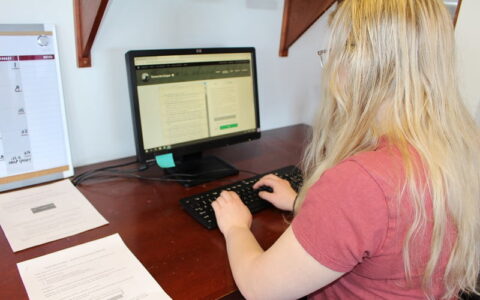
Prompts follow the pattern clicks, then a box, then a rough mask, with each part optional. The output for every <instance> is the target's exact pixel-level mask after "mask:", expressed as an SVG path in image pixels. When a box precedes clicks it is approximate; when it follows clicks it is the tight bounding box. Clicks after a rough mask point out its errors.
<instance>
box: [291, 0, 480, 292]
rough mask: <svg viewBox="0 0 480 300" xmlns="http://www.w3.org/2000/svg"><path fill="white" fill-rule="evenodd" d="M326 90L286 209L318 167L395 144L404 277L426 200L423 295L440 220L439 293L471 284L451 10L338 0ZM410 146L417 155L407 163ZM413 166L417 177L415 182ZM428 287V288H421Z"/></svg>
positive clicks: (472, 219) (468, 204)
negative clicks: (447, 248)
mask: <svg viewBox="0 0 480 300" xmlns="http://www.w3.org/2000/svg"><path fill="white" fill-rule="evenodd" d="M331 23H332V24H331V25H332V33H331V37H330V45H329V57H328V61H327V64H326V66H325V70H324V71H325V72H324V78H325V82H324V85H325V90H326V96H325V99H324V102H323V105H322V107H321V110H320V114H319V116H318V117H317V121H316V123H315V124H314V129H313V133H312V137H311V138H312V140H311V142H310V144H309V145H308V147H307V150H306V152H305V155H304V163H303V169H304V172H305V178H306V180H305V183H304V186H303V188H302V189H301V191H300V193H299V197H298V201H297V203H296V204H295V211H298V209H299V208H300V206H301V205H302V202H303V200H304V198H305V195H306V192H307V190H308V189H309V188H310V187H311V186H312V185H313V184H314V183H315V182H316V181H317V180H318V179H319V177H320V176H321V175H322V173H323V172H324V171H325V170H326V169H328V168H331V167H333V166H335V165H336V164H338V163H339V162H341V161H342V160H344V159H345V158H347V157H350V156H352V155H354V154H356V153H359V152H362V151H369V150H373V149H375V148H376V146H377V144H378V140H379V137H380V136H386V137H387V139H388V141H389V142H390V143H391V144H393V145H394V146H395V147H396V148H398V149H399V151H400V153H401V155H402V159H403V163H404V166H405V172H406V180H405V183H404V185H403V186H402V187H400V188H399V199H400V198H401V195H402V193H403V192H407V193H409V196H410V199H412V207H413V209H414V212H415V213H414V222H413V224H412V226H411V227H410V229H409V230H408V232H407V234H406V237H405V241H404V249H403V260H404V267H405V273H406V275H407V279H409V280H411V278H412V262H414V261H415V254H416V253H414V252H413V251H412V250H413V249H412V247H411V241H412V238H414V237H415V236H416V234H419V233H421V231H422V229H424V227H425V225H426V223H427V218H428V216H427V214H426V209H425V199H424V197H425V193H424V190H425V188H427V189H428V191H429V192H430V195H431V198H432V202H433V216H432V217H433V233H432V237H431V249H430V256H429V260H428V262H427V264H426V265H425V267H424V273H423V280H422V286H423V289H424V290H425V293H426V294H427V295H429V293H430V290H429V287H430V286H431V283H432V280H433V278H432V277H433V274H434V271H435V268H436V267H437V265H438V262H439V257H440V254H441V251H442V248H443V247H444V245H446V243H447V241H446V227H447V224H448V221H449V220H450V221H451V222H452V224H453V226H454V228H455V230H456V232H457V236H456V240H455V241H453V248H452V251H451V254H450V257H449V261H448V265H447V267H446V270H445V274H444V278H443V281H444V285H445V294H444V298H451V297H456V296H457V293H458V292H459V290H462V291H466V292H474V293H477V291H476V283H477V275H478V272H479V269H480V246H479V241H480V226H479V224H480V201H479V200H480V154H479V153H480V141H479V137H480V135H479V134H480V131H479V129H478V127H477V126H476V124H475V122H474V120H473V118H472V117H471V115H470V114H469V112H468V111H467V110H466V108H465V106H464V104H463V102H462V99H461V97H460V95H459V91H458V85H457V78H456V69H455V68H456V66H455V50H454V45H455V43H454V35H453V24H452V20H451V18H450V16H449V14H448V12H447V10H446V8H445V6H444V4H443V3H442V2H441V1H440V0H345V1H342V2H341V3H339V4H338V8H337V11H336V12H335V15H334V16H333V18H332V20H331ZM409 147H413V148H414V149H415V150H416V152H417V153H418V155H419V156H420V159H421V161H422V167H419V166H416V164H415V159H414V154H413V153H412V152H411V151H409ZM422 176H424V177H426V178H427V182H426V186H424V187H422V186H420V185H419V182H421V180H420V178H422ZM429 297H430V296H429Z"/></svg>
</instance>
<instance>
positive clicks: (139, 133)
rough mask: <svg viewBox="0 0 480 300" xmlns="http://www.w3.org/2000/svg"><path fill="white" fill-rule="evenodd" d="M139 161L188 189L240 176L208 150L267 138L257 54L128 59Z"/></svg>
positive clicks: (173, 52) (181, 52)
mask: <svg viewBox="0 0 480 300" xmlns="http://www.w3.org/2000/svg"><path fill="white" fill-rule="evenodd" d="M125 57H126V64H127V74H128V80H129V88H130V98H131V104H132V119H133V126H134V133H135V144H136V151H137V158H138V160H139V162H141V163H146V164H148V163H150V162H154V161H155V159H156V157H157V156H159V155H169V154H172V155H173V157H174V161H175V167H172V168H166V169H165V171H166V172H167V173H169V174H174V175H175V176H176V178H178V179H179V181H182V182H183V183H184V185H186V186H192V185H196V184H199V183H203V182H206V181H210V180H214V179H217V178H220V177H224V176H229V175H234V174H237V173H238V170H237V169H235V168H234V167H233V166H231V165H229V164H228V163H226V162H224V161H221V160H220V159H218V158H217V157H203V156H202V155H201V152H202V151H203V150H206V149H209V148H213V147H220V146H226V145H230V144H234V143H239V142H245V141H249V140H253V139H257V138H259V137H260V118H259V111H258V93H257V79H256V67H255V49H254V48H204V49H168V50H133V51H129V52H127V53H126V54H125Z"/></svg>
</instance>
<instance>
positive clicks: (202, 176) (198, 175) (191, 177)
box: [164, 154, 238, 187]
mask: <svg viewBox="0 0 480 300" xmlns="http://www.w3.org/2000/svg"><path fill="white" fill-rule="evenodd" d="M175 164H176V166H175V167H173V168H167V169H164V171H165V174H168V175H170V176H172V177H173V178H175V179H178V180H179V183H180V184H182V185H183V186H185V187H191V186H195V185H199V184H202V183H206V182H209V181H213V180H216V179H220V178H223V177H227V176H232V175H237V174H238V170H237V169H236V168H235V167H233V166H232V165H230V164H228V163H227V162H225V161H223V160H221V159H220V158H218V157H216V156H206V157H202V156H201V155H198V154H195V155H191V156H185V157H183V158H182V159H181V160H179V161H177V160H176V161H175Z"/></svg>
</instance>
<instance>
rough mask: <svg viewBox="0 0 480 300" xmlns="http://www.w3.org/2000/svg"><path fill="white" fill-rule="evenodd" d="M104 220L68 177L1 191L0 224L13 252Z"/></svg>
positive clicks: (64, 235)
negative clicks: (26, 187) (49, 182)
mask: <svg viewBox="0 0 480 300" xmlns="http://www.w3.org/2000/svg"><path fill="white" fill-rule="evenodd" d="M105 224H108V222H107V220H105V218H103V217H102V215H100V213H99V212H98V211H97V210H96V209H95V208H94V207H93V206H92V204H91V203H90V202H89V201H88V200H87V199H86V198H85V197H84V196H83V195H82V193H80V191H79V190H78V189H77V188H75V187H74V186H73V185H72V183H71V182H70V180H68V179H65V180H62V181H58V182H55V183H51V184H47V185H43V186H40V187H33V188H29V189H24V190H19V191H14V192H9V193H3V194H0V225H1V226H2V229H3V232H4V233H5V235H6V237H7V239H8V242H9V243H10V247H12V250H13V251H14V252H17V251H20V250H23V249H26V248H30V247H33V246H37V245H40V244H44V243H47V242H51V241H55V240H58V239H61V238H64V237H68V236H71V235H74V234H77V233H80V232H84V231H87V230H90V229H93V228H96V227H99V226H102V225H105Z"/></svg>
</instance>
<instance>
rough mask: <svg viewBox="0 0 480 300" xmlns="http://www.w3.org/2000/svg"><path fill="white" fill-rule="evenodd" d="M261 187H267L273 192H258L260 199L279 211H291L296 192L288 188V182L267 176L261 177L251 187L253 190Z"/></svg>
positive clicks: (273, 176)
mask: <svg viewBox="0 0 480 300" xmlns="http://www.w3.org/2000/svg"><path fill="white" fill-rule="evenodd" d="M261 186H268V187H270V188H272V190H273V192H266V191H261V192H259V193H258V195H259V196H260V197H261V198H263V199H265V200H267V201H268V202H270V203H272V204H273V205H274V206H275V207H277V208H279V209H282V210H286V211H292V210H293V203H294V202H295V198H296V197H297V192H295V190H294V189H292V187H291V186H290V182H288V181H287V180H284V179H282V178H280V177H278V176H275V175H273V174H268V175H265V176H263V177H262V178H261V179H260V180H259V181H257V182H256V183H255V184H254V185H253V188H254V189H258V188H259V187H261Z"/></svg>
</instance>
